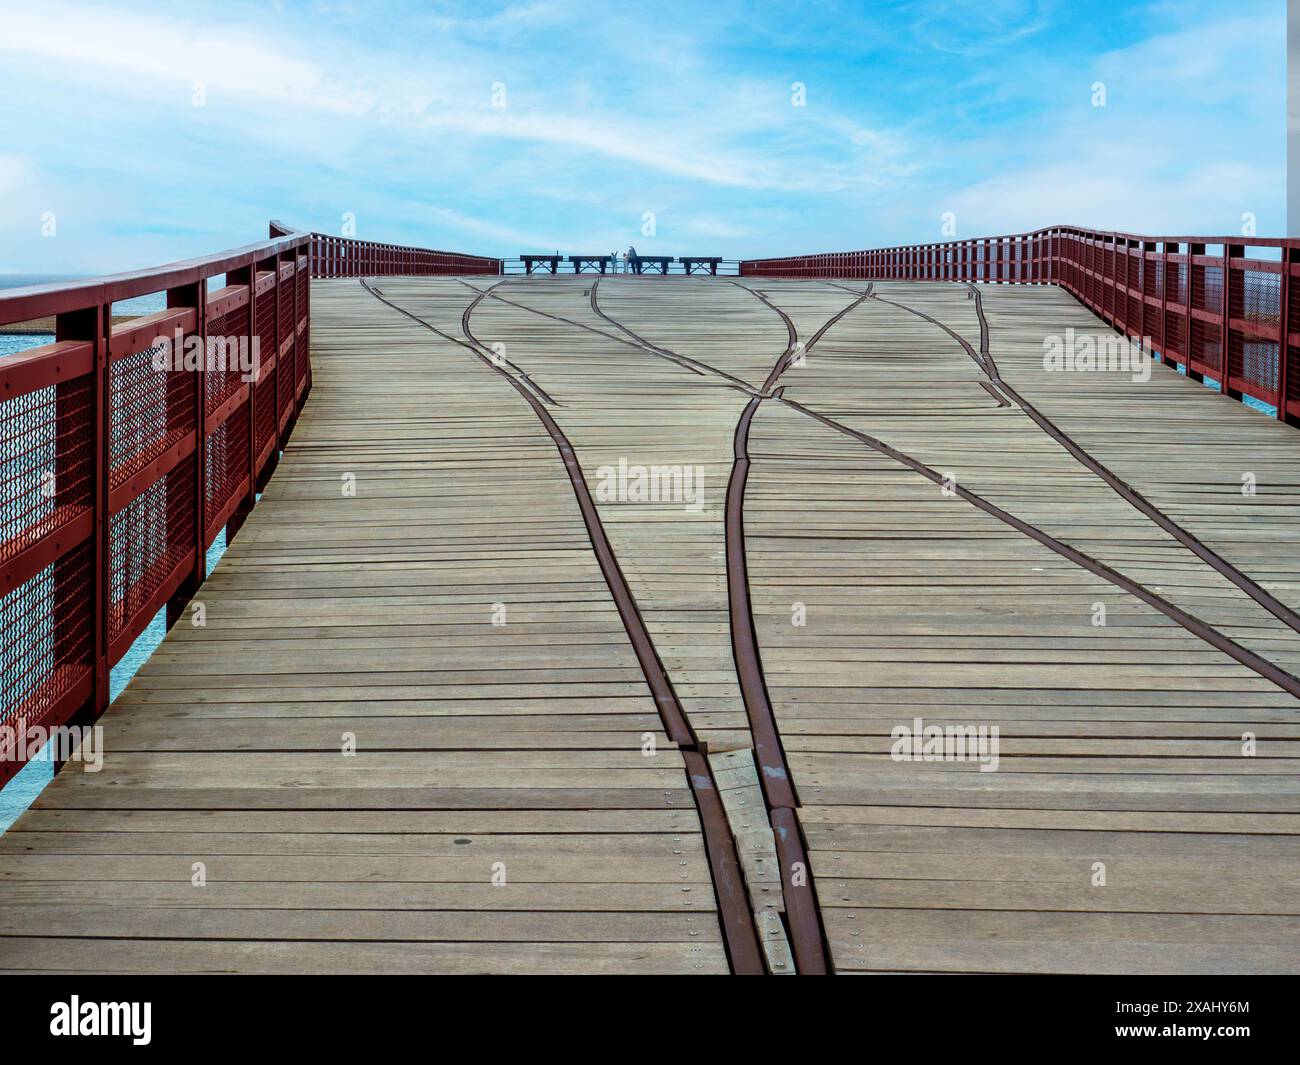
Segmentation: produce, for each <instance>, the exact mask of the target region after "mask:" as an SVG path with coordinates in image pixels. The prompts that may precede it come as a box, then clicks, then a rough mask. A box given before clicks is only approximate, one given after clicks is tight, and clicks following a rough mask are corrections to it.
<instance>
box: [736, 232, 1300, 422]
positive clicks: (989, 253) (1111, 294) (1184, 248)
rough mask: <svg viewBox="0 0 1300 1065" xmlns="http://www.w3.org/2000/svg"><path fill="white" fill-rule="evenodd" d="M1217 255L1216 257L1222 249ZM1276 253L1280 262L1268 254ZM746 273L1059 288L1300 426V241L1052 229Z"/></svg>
mask: <svg viewBox="0 0 1300 1065" xmlns="http://www.w3.org/2000/svg"><path fill="white" fill-rule="evenodd" d="M1212 251H1213V253H1212V254H1211V252H1212ZM1265 256H1270V257H1265ZM740 273H741V275H742V276H750V277H801V278H814V279H815V278H873V279H898V280H907V281H973V282H985V283H990V284H1055V285H1060V286H1061V287H1062V288H1064V289H1065V290H1066V291H1067V292H1069V293H1070V294H1071V295H1073V296H1074V297H1075V298H1076V299H1078V300H1079V302H1080V303H1082V304H1083V305H1084V306H1085V307H1087V308H1089V309H1090V310H1092V311H1093V312H1094V313H1096V314H1097V315H1098V316H1099V317H1100V318H1102V319H1103V320H1105V321H1106V322H1108V323H1109V324H1110V325H1112V326H1113V327H1114V328H1115V329H1116V330H1118V331H1119V332H1120V333H1123V334H1124V335H1125V336H1129V337H1132V338H1134V339H1136V340H1140V341H1144V342H1145V344H1146V345H1147V346H1148V347H1149V348H1150V349H1151V350H1152V351H1154V352H1155V353H1157V354H1159V355H1160V357H1161V360H1162V361H1164V362H1166V363H1169V364H1176V365H1178V366H1181V367H1183V369H1184V370H1185V371H1186V372H1187V374H1188V376H1190V377H1192V378H1193V379H1195V380H1201V379H1202V378H1205V377H1209V378H1211V379H1213V380H1215V381H1218V382H1220V384H1221V386H1222V389H1223V392H1224V393H1225V394H1226V395H1229V396H1231V397H1233V398H1234V399H1237V400H1240V399H1242V398H1243V396H1250V397H1252V398H1254V399H1257V400H1259V401H1261V402H1263V403H1267V404H1269V405H1271V406H1273V407H1275V408H1276V409H1277V417H1278V418H1279V419H1281V420H1283V421H1285V422H1288V423H1289V424H1291V425H1300V240H1297V239H1282V238H1270V237H1241V236H1236V237H1233V236H1227V237H1222V236H1221V237H1204V236H1202V237H1195V236H1191V237H1189V236H1181V237H1180V236H1170V237H1151V236H1141V235H1137V234H1132V233H1109V232H1101V231H1098V230H1092V229H1080V228H1077V227H1074V226H1053V227H1051V228H1049V229H1040V230H1036V231H1034V232H1032V233H1017V234H1012V235H1009V236H996V237H980V238H977V239H972V240H954V241H947V242H944V243H938V244H914V245H908V246H904V247H894V248H879V249H873V250H869V251H855V252H830V253H825V254H816V255H796V256H787V257H785V258H778V259H750V260H745V261H743V262H742V263H741V264H740Z"/></svg>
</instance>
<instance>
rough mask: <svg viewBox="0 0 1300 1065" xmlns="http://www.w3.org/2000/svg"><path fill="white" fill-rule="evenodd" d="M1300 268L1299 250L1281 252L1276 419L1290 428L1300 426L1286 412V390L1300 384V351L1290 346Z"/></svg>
mask: <svg viewBox="0 0 1300 1065" xmlns="http://www.w3.org/2000/svg"><path fill="white" fill-rule="evenodd" d="M1297 266H1300V248H1298V247H1292V246H1288V247H1284V248H1283V249H1282V291H1281V293H1280V294H1279V297H1278V328H1277V339H1278V348H1277V417H1278V420H1279V421H1283V422H1287V423H1288V424H1290V425H1300V416H1292V415H1291V414H1289V413H1288V412H1287V390H1288V389H1289V388H1290V387H1291V382H1293V381H1300V348H1295V349H1293V348H1292V347H1291V308H1292V307H1295V306H1296V305H1297V304H1296V300H1297V299H1300V293H1297V292H1295V291H1293V289H1294V288H1295V286H1296V284H1297V278H1296V276H1295V275H1294V274H1293V273H1292V271H1293V270H1294V269H1295V268H1296V267H1297Z"/></svg>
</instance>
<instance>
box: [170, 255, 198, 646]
mask: <svg viewBox="0 0 1300 1065" xmlns="http://www.w3.org/2000/svg"><path fill="white" fill-rule="evenodd" d="M167 306H168V307H193V308H194V316H195V321H194V332H195V335H196V336H197V337H198V340H199V345H200V347H199V351H200V353H201V355H200V358H201V364H200V365H199V367H198V368H197V369H195V370H191V371H180V372H185V373H190V374H191V375H192V376H193V377H194V385H193V388H192V389H191V393H192V395H193V399H194V411H193V415H192V417H193V424H192V426H191V429H190V431H191V432H192V433H193V434H194V453H193V454H192V455H191V456H190V458H189V459H188V461H189V462H192V463H193V464H194V476H193V477H192V478H191V479H190V483H191V484H192V485H193V486H194V487H193V491H192V493H191V498H190V499H189V501H188V502H187V504H186V506H187V508H188V510H189V512H190V514H191V515H192V516H193V519H194V536H193V542H194V566H193V568H192V569H191V570H190V572H189V575H188V576H187V577H186V578H185V579H184V580H183V581H181V583H180V586H179V587H178V588H177V589H176V591H175V592H173V593H172V595H171V598H169V599H168V600H167V614H166V624H167V628H169V629H170V628H171V627H172V626H173V625H175V624H176V622H177V621H179V620H180V618H181V616H182V615H183V614H184V612H185V605H186V604H187V603H188V602H189V601H190V600H191V599H192V598H194V596H195V594H196V593H197V592H198V590H199V585H201V584H202V583H203V581H204V578H205V577H206V576H207V559H206V558H205V557H204V546H205V545H204V543H203V526H204V509H205V508H204V500H205V492H206V485H205V483H204V472H205V471H204V465H205V458H204V450H205V449H204V444H205V439H206V422H207V414H206V407H207V392H206V389H205V388H204V383H205V381H206V378H207V374H206V373H205V372H204V367H205V366H206V365H207V352H208V282H207V279H206V278H205V279H204V280H202V281H199V282H197V283H195V284H193V285H184V286H182V287H181V288H174V289H169V290H168V292H167ZM173 372H175V371H173ZM169 491H170V489H169Z"/></svg>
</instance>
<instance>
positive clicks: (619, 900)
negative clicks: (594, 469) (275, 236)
mask: <svg viewBox="0 0 1300 1065" xmlns="http://www.w3.org/2000/svg"><path fill="white" fill-rule="evenodd" d="M449 294H450V297H451V299H452V300H453V302H454V303H455V305H456V308H457V311H456V313H457V314H459V309H460V308H462V307H463V306H464V305H465V303H466V302H468V299H469V298H470V294H469V293H467V292H466V291H465V290H464V289H463V288H462V287H460V286H456V285H451V286H450V288H449ZM313 312H314V313H313V319H312V331H313V334H312V340H313V354H312V357H313V369H314V380H315V385H314V389H313V392H312V396H311V400H310V402H309V404H308V406H307V408H306V410H305V411H304V413H303V416H302V418H301V420H300V421H299V424H298V428H297V430H296V431H295V434H294V437H293V441H292V443H291V446H290V447H289V449H288V450H287V452H286V453H285V455H284V456H283V459H282V461H281V462H280V464H279V467H278V469H277V471H276V473H275V475H274V477H273V478H272V480H271V483H270V484H269V486H268V488H267V490H266V493H265V495H264V496H263V498H262V500H261V503H260V505H259V506H258V507H257V508H256V509H255V510H254V512H253V514H252V515H251V517H250V518H249V520H248V522H247V524H246V525H245V526H244V528H243V529H242V531H241V533H240V535H239V536H238V537H237V538H236V539H235V541H234V542H233V544H232V545H231V547H230V550H229V551H228V552H227V554H226V556H225V558H224V559H223V560H222V562H221V564H220V565H219V566H218V567H217V569H216V571H215V572H214V573H213V574H212V575H211V576H210V577H209V579H208V581H207V583H206V584H205V585H204V587H203V588H202V590H201V592H200V595H199V596H198V599H199V601H201V602H202V603H203V604H204V606H205V608H206V625H205V626H204V627H203V628H194V627H192V626H190V625H188V624H187V623H185V622H182V623H181V624H180V625H178V626H177V627H176V628H175V629H173V631H172V632H171V633H169V635H168V637H167V639H166V640H165V641H164V643H163V645H162V646H161V647H160V648H159V649H158V651H157V652H156V653H155V654H154V655H153V656H152V658H151V659H150V660H149V661H148V663H147V664H146V665H145V666H144V667H143V668H142V670H141V672H140V674H139V675H138V676H137V677H136V679H135V680H134V681H133V683H132V684H131V685H130V686H129V688H128V689H127V691H126V692H125V693H124V694H123V695H122V697H121V698H120V699H119V700H118V701H117V702H116V703H115V704H114V705H113V707H112V709H111V710H110V711H109V713H108V714H107V715H106V717H105V718H104V720H103V725H104V728H105V732H106V740H105V744H106V756H105V764H104V768H103V771H102V772H100V773H97V774H91V773H83V772H81V771H80V770H79V769H78V768H77V767H76V766H75V765H73V766H71V767H70V768H69V769H68V770H67V771H65V772H63V773H61V774H60V775H59V776H58V777H57V778H56V780H55V782H54V783H53V784H52V785H51V786H50V787H49V788H48V789H47V790H46V792H45V793H44V794H43V795H42V796H41V798H40V799H39V800H38V802H37V804H36V806H35V807H34V808H33V809H32V810H31V811H30V812H29V813H28V814H27V815H26V816H24V817H23V818H22V819H20V821H19V822H18V823H17V824H16V825H15V826H14V828H13V830H11V831H10V832H9V833H6V834H5V836H4V837H3V839H2V840H0V897H2V898H3V900H4V901H3V904H2V905H0V910H2V911H3V913H4V919H3V922H2V923H0V969H4V970H49V971H58V970H68V969H75V970H81V971H110V972H146V971H203V972H208V971H218V972H229V971H235V972H282V971H288V972H336V971H374V972H547V971H553V972H676V973H706V972H725V971H726V970H727V960H726V957H725V954H724V951H723V947H722V940H721V936H720V931H719V926H718V921H717V916H716V914H715V912H714V911H715V899H714V894H713V888H712V882H711V879H710V874H709V867H708V863H707V861H706V860H705V855H704V848H703V844H702V842H701V836H700V824H699V820H698V817H697V815H696V811H695V808H694V805H693V802H692V799H691V794H690V791H689V789H688V788H687V781H686V776H685V773H684V770H683V763H682V759H681V756H680V755H679V754H678V752H677V751H676V750H675V749H674V748H673V746H672V745H671V744H670V743H669V742H668V740H667V738H666V737H665V736H664V734H663V731H662V727H661V724H660V718H659V715H658V713H657V712H656V709H655V706H654V703H653V700H652V699H651V697H650V694H649V691H648V689H647V687H646V683H645V679H644V676H643V675H642V673H641V671H640V670H639V668H638V666H637V663H636V659H635V657H634V655H633V653H632V651H631V648H630V646H629V644H628V640H627V636H626V633H625V631H624V629H623V627H622V625H621V623H620V621H619V618H618V614H617V612H616V610H615V608H614V606H613V603H612V602H611V599H610V595H609V590H608V588H607V586H606V584H605V582H604V580H603V578H602V576H601V573H600V570H599V568H598V566H597V565H596V562H595V560H594V558H593V556H592V554H591V550H590V543H589V541H588V538H587V534H586V531H585V529H584V526H583V523H582V520H581V516H580V514H579V512H578V508H577V505H576V503H575V501H574V498H573V494H572V491H571V488H570V486H569V483H568V480H567V478H566V476H565V474H564V472H563V466H562V465H561V463H560V460H559V457H558V455H557V453H556V451H555V448H554V446H553V444H552V442H551V440H550V439H549V437H547V436H546V434H545V433H544V432H543V431H542V429H541V427H540V426H539V425H538V423H537V421H536V419H535V418H534V417H533V415H532V414H531V412H530V411H529V410H528V408H527V406H526V405H525V404H523V403H521V402H520V401H519V399H518V397H517V396H516V395H515V394H514V393H513V392H512V391H511V389H510V388H509V386H508V385H507V384H506V383H505V382H504V381H502V380H500V379H499V378H498V377H497V376H496V375H495V374H494V373H493V372H492V371H491V370H490V369H488V368H487V367H485V366H483V365H482V364H481V363H480V362H479V361H478V360H476V359H475V358H474V357H473V356H472V355H470V354H469V353H468V352H466V351H465V350H464V349H463V348H460V347H458V346H457V345H455V344H453V343H450V342H448V341H445V340H442V339H441V338H439V337H438V336H436V335H435V334H433V333H430V332H429V331H427V330H425V329H423V328H421V327H420V326H419V325H417V324H416V323H414V322H411V321H409V320H408V319H405V318H403V317H402V316H401V315H399V314H397V313H395V312H394V311H393V310H392V309H391V308H389V307H385V306H384V305H383V304H381V303H380V302H378V301H377V300H375V299H374V298H373V297H372V296H370V295H368V294H367V293H366V292H365V291H364V290H363V289H362V288H361V287H360V286H359V285H358V284H357V283H356V282H317V283H315V286H314V294H313ZM346 475H351V476H352V477H354V478H355V494H346V493H345V491H344V488H345V477H346ZM494 604H500V606H499V607H496V608H495V609H497V610H498V611H500V610H502V609H503V610H504V617H503V618H502V617H501V616H500V615H499V614H498V615H497V617H498V620H504V624H500V625H494V624H493V619H494ZM347 734H350V735H351V736H354V737H355V743H356V754H355V756H349V757H345V756H344V755H343V753H342V747H343V744H344V742H345V735H347ZM650 740H653V741H654V743H655V753H654V754H653V755H652V756H647V755H646V754H645V753H644V751H643V747H644V745H645V744H646V743H647V741H650ZM195 862H202V863H203V865H204V867H205V872H206V878H207V883H206V886H205V887H196V886H192V884H191V877H192V875H193V873H192V869H193V865H194V863H195ZM494 873H496V874H497V876H498V879H501V878H502V877H503V878H504V883H503V884H500V885H497V884H494V883H493V876H494ZM304 940H317V941H320V942H310V943H309V942H303V941H304Z"/></svg>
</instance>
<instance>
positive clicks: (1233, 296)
mask: <svg viewBox="0 0 1300 1065" xmlns="http://www.w3.org/2000/svg"><path fill="white" fill-rule="evenodd" d="M1245 256H1246V246H1245V245H1244V244H1225V245H1224V246H1223V292H1222V294H1221V296H1220V306H1219V311H1220V315H1221V318H1222V325H1221V327H1220V340H1219V361H1220V364H1221V369H1220V373H1219V387H1220V388H1221V389H1222V390H1223V393H1224V395H1227V396H1231V397H1232V398H1233V399H1235V400H1237V401H1240V400H1241V398H1242V396H1241V390H1240V389H1237V388H1233V387H1232V308H1233V307H1241V306H1243V305H1244V304H1245V301H1246V290H1245V280H1246V279H1245V278H1244V277H1243V276H1242V273H1241V270H1239V269H1234V268H1233V265H1232V260H1233V259H1234V258H1236V259H1244V258H1245Z"/></svg>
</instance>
